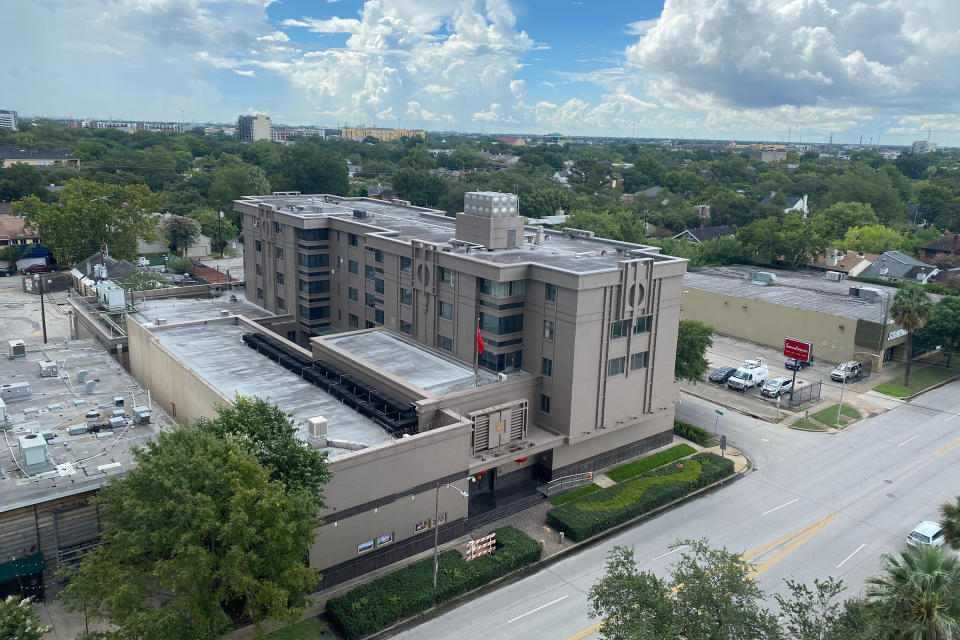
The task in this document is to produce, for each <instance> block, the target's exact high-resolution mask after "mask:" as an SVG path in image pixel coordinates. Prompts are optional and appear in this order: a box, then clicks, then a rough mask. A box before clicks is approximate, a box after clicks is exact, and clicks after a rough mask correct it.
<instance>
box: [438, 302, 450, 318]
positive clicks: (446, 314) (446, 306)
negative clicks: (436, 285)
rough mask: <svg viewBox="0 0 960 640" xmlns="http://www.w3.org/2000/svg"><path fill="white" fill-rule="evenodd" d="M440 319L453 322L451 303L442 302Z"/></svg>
mask: <svg viewBox="0 0 960 640" xmlns="http://www.w3.org/2000/svg"><path fill="white" fill-rule="evenodd" d="M440 317H441V318H446V319H447V320H453V305H452V304H450V303H449V302H444V301H442V300H441V301H440Z"/></svg>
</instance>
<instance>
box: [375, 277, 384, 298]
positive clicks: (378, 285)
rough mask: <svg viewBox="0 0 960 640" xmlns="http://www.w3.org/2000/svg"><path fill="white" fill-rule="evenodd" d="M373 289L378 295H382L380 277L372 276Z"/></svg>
mask: <svg viewBox="0 0 960 640" xmlns="http://www.w3.org/2000/svg"><path fill="white" fill-rule="evenodd" d="M373 290H374V291H376V292H377V293H379V294H380V295H383V280H381V279H380V278H374V279H373Z"/></svg>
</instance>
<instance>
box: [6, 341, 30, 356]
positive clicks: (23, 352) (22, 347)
mask: <svg viewBox="0 0 960 640" xmlns="http://www.w3.org/2000/svg"><path fill="white" fill-rule="evenodd" d="M7 349H8V355H7V357H8V358H10V359H11V360H13V359H14V358H26V357H27V345H26V343H24V341H23V340H10V341H8V342H7Z"/></svg>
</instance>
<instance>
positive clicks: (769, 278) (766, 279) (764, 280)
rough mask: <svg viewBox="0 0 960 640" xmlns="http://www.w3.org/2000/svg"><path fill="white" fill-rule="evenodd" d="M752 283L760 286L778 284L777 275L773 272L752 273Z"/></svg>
mask: <svg viewBox="0 0 960 640" xmlns="http://www.w3.org/2000/svg"><path fill="white" fill-rule="evenodd" d="M749 277H750V283H751V284H759V285H764V286H766V285H768V284H776V283H777V274H775V273H773V272H772V271H751V272H750V276H749Z"/></svg>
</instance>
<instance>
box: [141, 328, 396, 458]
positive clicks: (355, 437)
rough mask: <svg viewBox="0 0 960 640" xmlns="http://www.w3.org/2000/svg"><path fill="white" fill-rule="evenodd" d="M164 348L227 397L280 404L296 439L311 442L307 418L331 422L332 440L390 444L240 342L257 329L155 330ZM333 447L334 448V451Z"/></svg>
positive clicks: (373, 427) (370, 425)
mask: <svg viewBox="0 0 960 640" xmlns="http://www.w3.org/2000/svg"><path fill="white" fill-rule="evenodd" d="M151 330H152V331H153V334H154V335H155V336H156V337H157V339H158V340H159V341H160V344H161V345H162V346H163V347H164V348H165V349H167V350H168V351H169V352H170V353H172V354H173V355H174V356H176V357H177V358H178V359H179V360H180V361H181V362H183V363H184V364H185V365H186V366H187V367H189V368H190V369H192V370H193V371H194V372H196V374H197V375H199V376H200V377H201V378H203V379H204V380H206V382H207V383H208V384H209V385H211V386H212V387H213V388H214V389H216V390H217V391H219V392H220V393H222V394H223V395H224V396H226V397H227V398H233V397H234V395H235V394H237V393H239V394H240V395H242V396H257V397H258V398H263V399H265V400H269V401H270V402H273V403H276V404H277V405H279V407H280V408H281V409H283V410H284V411H286V412H287V413H291V414H293V419H294V421H295V422H297V423H301V424H299V425H298V426H297V435H298V436H300V437H301V438H302V439H304V440H305V439H306V438H307V426H306V422H307V419H309V418H315V417H321V416H322V417H324V418H326V419H327V428H328V437H329V438H331V439H335V440H346V441H350V442H359V443H363V444H365V445H375V444H381V443H384V442H388V441H390V440H391V437H390V434H389V433H387V432H386V431H385V430H384V429H383V428H381V427H380V425H378V424H377V423H375V422H374V421H373V420H370V419H369V418H366V417H364V416H362V415H360V414H359V413H357V412H356V411H354V410H353V409H351V408H350V407H348V406H347V405H345V404H343V403H342V402H340V400H338V399H337V398H334V397H333V396H331V395H330V394H328V393H326V392H325V391H323V390H321V389H319V388H318V387H316V386H314V385H312V384H310V383H309V382H307V381H306V380H304V379H303V378H301V377H300V376H297V375H294V374H293V373H291V372H290V371H288V370H286V369H284V368H283V367H281V366H280V365H279V364H277V363H276V362H274V361H273V360H270V359H269V358H267V357H266V356H264V355H261V354H259V353H257V352H255V351H253V350H252V349H250V348H249V347H247V346H246V345H245V344H244V343H243V341H242V340H241V336H242V335H243V334H245V333H251V332H252V331H253V329H251V328H250V327H249V326H246V325H243V324H234V323H233V322H216V321H212V322H208V323H206V324H202V325H200V324H194V325H187V326H182V327H177V326H171V327H153V328H152V329H151ZM331 448H335V447H331Z"/></svg>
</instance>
